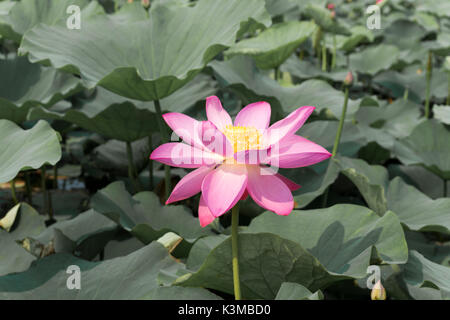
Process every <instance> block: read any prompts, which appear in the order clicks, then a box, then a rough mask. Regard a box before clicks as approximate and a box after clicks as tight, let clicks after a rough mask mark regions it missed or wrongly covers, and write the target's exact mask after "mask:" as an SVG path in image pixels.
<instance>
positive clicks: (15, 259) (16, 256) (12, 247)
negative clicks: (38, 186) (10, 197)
mask: <svg viewBox="0 0 450 320" xmlns="http://www.w3.org/2000/svg"><path fill="white" fill-rule="evenodd" d="M44 229H45V223H44V219H43V218H42V217H41V216H40V215H39V213H37V212H36V210H34V209H33V208H32V207H30V206H29V205H28V204H26V203H21V204H20V207H19V208H18V212H17V215H16V216H15V219H14V223H13V225H12V229H11V230H10V231H9V232H7V231H5V230H4V229H2V228H0V242H1V246H0V276H3V275H6V274H9V273H14V272H21V271H25V270H27V269H28V267H29V266H30V264H31V263H32V261H33V260H35V257H34V256H33V255H31V254H30V253H28V252H27V251H26V250H25V249H24V248H22V246H21V245H20V244H18V243H17V242H16V241H20V240H22V239H24V238H25V237H33V236H37V235H38V234H40V233H41V232H42V231H43V230H44Z"/></svg>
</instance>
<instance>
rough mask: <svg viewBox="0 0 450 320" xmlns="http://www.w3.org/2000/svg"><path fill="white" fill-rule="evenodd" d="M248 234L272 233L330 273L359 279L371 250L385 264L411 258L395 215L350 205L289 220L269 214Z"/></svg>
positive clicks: (252, 225)
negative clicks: (285, 240) (294, 243)
mask: <svg viewBox="0 0 450 320" xmlns="http://www.w3.org/2000/svg"><path fill="white" fill-rule="evenodd" d="M245 232H252V233H256V232H271V233H274V234H276V235H279V236H282V237H283V238H285V239H289V240H292V241H294V242H296V243H298V244H300V245H301V246H302V247H303V248H305V249H307V250H308V251H309V252H310V253H311V254H313V255H314V256H315V257H316V258H317V259H318V260H319V261H320V262H321V263H322V265H323V266H324V267H325V268H327V270H328V271H330V272H333V273H335V274H340V275H348V276H352V277H355V278H358V277H364V276H366V269H367V266H368V265H369V264H370V256H371V250H370V248H371V247H375V248H376V249H377V255H378V258H379V259H380V261H382V263H387V264H398V263H404V262H406V259H407V255H408V254H407V246H406V240H405V237H404V234H403V231H402V227H401V224H400V221H399V219H398V218H397V216H396V215H395V214H394V213H393V212H387V213H386V214H385V215H384V216H383V217H379V216H378V215H377V214H376V213H375V212H373V211H372V210H370V209H368V208H366V207H362V206H358V205H350V204H338V205H334V206H332V207H329V208H325V209H314V210H299V211H296V210H294V211H293V212H292V214H290V215H289V216H287V217H282V216H278V215H276V214H274V213H273V212H268V211H267V212H265V213H264V214H262V215H260V216H259V217H257V218H255V219H254V220H253V221H252V222H251V223H250V226H249V227H248V229H247V230H246V231H245Z"/></svg>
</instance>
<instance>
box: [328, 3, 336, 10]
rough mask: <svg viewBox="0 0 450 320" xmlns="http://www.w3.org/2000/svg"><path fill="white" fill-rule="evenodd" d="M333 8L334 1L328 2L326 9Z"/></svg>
mask: <svg viewBox="0 0 450 320" xmlns="http://www.w3.org/2000/svg"><path fill="white" fill-rule="evenodd" d="M334 8H335V5H334V3H329V4H327V9H328V10H334Z"/></svg>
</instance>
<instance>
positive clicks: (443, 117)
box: [433, 105, 450, 124]
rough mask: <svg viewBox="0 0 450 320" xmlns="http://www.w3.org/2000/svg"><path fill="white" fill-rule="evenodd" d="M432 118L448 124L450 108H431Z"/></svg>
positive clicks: (449, 121)
mask: <svg viewBox="0 0 450 320" xmlns="http://www.w3.org/2000/svg"><path fill="white" fill-rule="evenodd" d="M433 113H434V117H435V118H436V119H437V120H439V121H440V122H441V123H443V124H450V106H436V105H435V106H433Z"/></svg>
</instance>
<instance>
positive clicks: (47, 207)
mask: <svg viewBox="0 0 450 320" xmlns="http://www.w3.org/2000/svg"><path fill="white" fill-rule="evenodd" d="M46 179H47V173H46V169H45V165H44V166H42V168H41V189H42V198H43V200H44V212H46V213H47V214H48V217H49V220H53V210H52V205H51V203H50V197H51V196H50V193H49V192H48V190H47V180H46Z"/></svg>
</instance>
